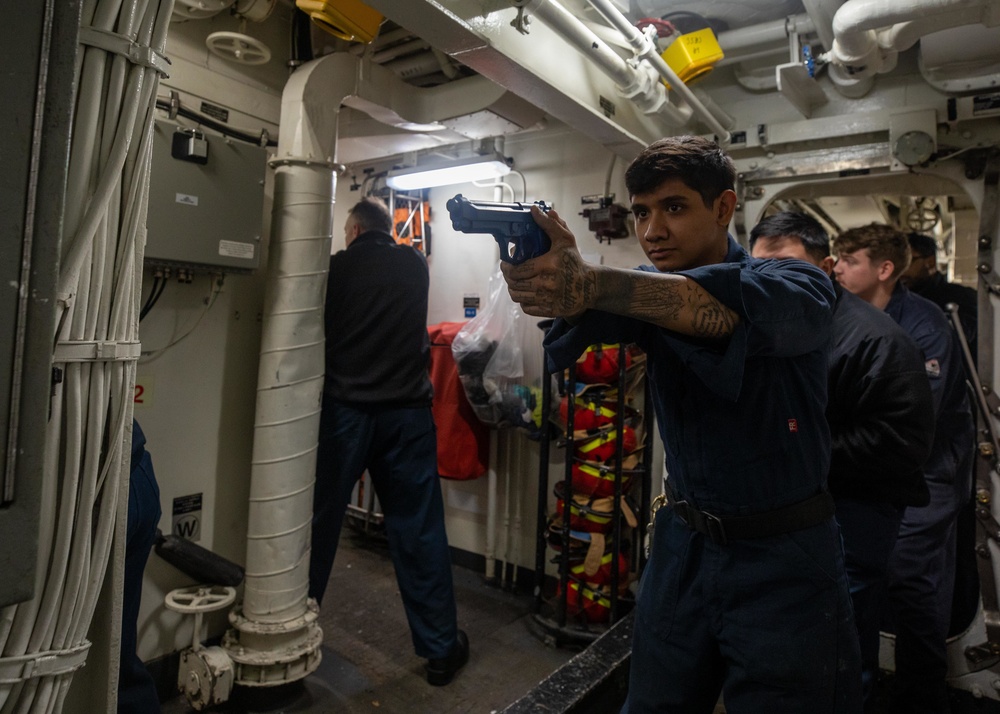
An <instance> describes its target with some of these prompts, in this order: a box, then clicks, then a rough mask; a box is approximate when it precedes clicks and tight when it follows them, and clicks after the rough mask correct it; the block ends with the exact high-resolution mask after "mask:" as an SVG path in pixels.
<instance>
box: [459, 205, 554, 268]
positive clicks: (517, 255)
mask: <svg viewBox="0 0 1000 714" xmlns="http://www.w3.org/2000/svg"><path fill="white" fill-rule="evenodd" d="M445 205H446V207H447V208H448V214H449V215H450V216H451V226H452V228H454V229H455V230H456V231H460V232H462V233H489V234H490V235H492V236H493V238H494V239H495V240H496V242H497V244H498V245H499V246H500V260H505V261H507V262H508V263H514V264H517V263H523V262H524V261H526V260H529V259H531V258H537V257H538V256H539V255H542V254H543V253H547V252H548V250H549V248H550V247H551V246H552V241H550V240H549V237H548V236H547V235H546V234H545V231H543V230H542V229H541V228H539V227H538V224H537V223H535V219H534V218H532V217H531V206H532V205H535V206H538V207H539V208H541V209H542V210H543V211H548V210H549V206H548V205H547V204H546V203H545V201H536V202H535V203H534V204H531V203H519V202H516V201H515V202H514V203H497V202H495V201H474V200H472V199H469V198H466V197H465V196H463V195H462V194H458V195H457V196H455V197H454V198H451V199H448V203H447V204H445Z"/></svg>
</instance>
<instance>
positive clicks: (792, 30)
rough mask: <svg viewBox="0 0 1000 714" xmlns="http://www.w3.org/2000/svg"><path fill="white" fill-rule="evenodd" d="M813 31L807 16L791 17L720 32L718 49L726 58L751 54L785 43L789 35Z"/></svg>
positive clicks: (812, 25)
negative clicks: (719, 48) (778, 43)
mask: <svg viewBox="0 0 1000 714" xmlns="http://www.w3.org/2000/svg"><path fill="white" fill-rule="evenodd" d="M815 31H816V28H815V25H814V24H813V21H812V19H811V18H810V17H809V15H806V14H801V15H791V16H789V17H786V18H783V19H780V20H772V21H771V22H762V23H760V24H758V25H749V26H747V27H741V28H738V29H736V30H729V31H727V32H721V33H719V37H718V41H719V47H721V48H722V51H723V53H724V54H725V55H726V56H727V57H728V56H729V55H731V54H732V55H738V54H742V53H744V52H753V51H756V50H759V49H760V48H761V47H764V46H767V45H772V44H775V43H777V42H785V41H786V40H787V39H788V37H789V35H793V34H796V35H808V34H809V33H811V32H815Z"/></svg>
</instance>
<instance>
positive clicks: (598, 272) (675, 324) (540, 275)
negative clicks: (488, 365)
mask: <svg viewBox="0 0 1000 714" xmlns="http://www.w3.org/2000/svg"><path fill="white" fill-rule="evenodd" d="M531 211H532V215H533V216H534V218H535V221H536V222H537V223H538V225H539V226H541V228H542V230H544V231H545V232H546V233H547V234H548V236H549V238H550V239H551V240H552V248H551V249H550V250H549V252H548V253H546V254H544V255H542V256H539V257H538V258H534V259H532V260H528V261H526V262H524V263H521V264H519V265H511V264H508V263H503V265H502V266H501V269H502V270H503V274H504V278H505V279H506V280H507V288H508V290H509V292H510V296H511V299H513V300H514V302H517V303H520V305H521V307H522V308H523V309H524V311H525V312H526V313H527V314H529V315H538V316H543V317H566V318H569V319H570V320H572V319H573V318H574V317H576V316H579V315H581V314H582V313H583V312H584V311H586V310H589V309H595V310H603V311H605V312H610V313H614V314H616V315H624V316H626V317H631V318H634V319H637V320H642V321H643V322H649V323H651V324H653V325H657V326H659V327H663V328H666V329H668V330H671V331H673V332H677V333H679V334H682V335H688V336H691V337H696V338H700V339H702V340H705V341H708V342H716V341H724V340H725V339H726V338H728V337H729V336H730V335H731V334H732V333H733V330H734V329H735V328H736V326H737V325H738V324H739V321H740V318H739V315H737V314H736V313H735V312H733V311H732V310H730V309H729V308H728V307H726V306H725V305H723V304H722V303H721V302H719V300H717V299H716V298H715V297H714V296H712V295H711V294H710V293H708V292H707V291H706V290H704V289H703V288H702V287H701V286H700V285H698V283H696V282H695V281H693V280H691V279H690V278H688V277H686V276H683V275H674V274H669V273H646V272H641V271H635V270H622V269H620V268H609V267H605V266H600V265H589V264H587V263H585V262H584V261H583V258H582V257H581V256H580V251H579V250H578V249H577V247H576V239H575V238H574V237H573V234H572V233H570V231H569V229H568V228H567V227H566V222H565V221H563V220H562V219H561V218H560V217H559V214H558V213H556V212H555V211H554V210H553V211H549V213H548V214H545V213H543V212H542V211H540V210H538V209H537V208H536V207H532V209H531Z"/></svg>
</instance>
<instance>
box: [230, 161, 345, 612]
mask: <svg viewBox="0 0 1000 714" xmlns="http://www.w3.org/2000/svg"><path fill="white" fill-rule="evenodd" d="M334 184H335V178H334V173H333V170H332V168H331V167H329V166H327V165H314V166H300V165H284V166H278V167H277V168H276V170H275V191H274V194H275V195H274V210H273V223H272V238H273V242H272V244H271V254H270V255H271V257H270V260H269V263H270V264H269V268H268V286H267V288H268V289H267V292H266V297H265V306H264V318H263V332H262V335H261V348H260V366H259V369H258V373H257V410H256V420H255V424H254V444H253V459H252V467H251V473H250V513H249V521H248V525H247V561H246V587H245V590H244V600H243V615H244V616H245V617H247V618H248V619H250V620H252V621H255V622H268V623H271V622H286V621H289V620H293V619H295V618H298V617H302V616H303V615H304V614H305V612H306V593H307V591H308V589H309V528H310V524H311V521H312V496H313V488H312V487H313V479H314V476H315V469H316V443H317V434H318V433H319V414H320V409H319V404H320V397H321V395H322V392H323V377H324V367H325V365H324V339H323V302H324V295H325V288H326V267H327V263H328V261H329V256H330V242H331V239H332V237H333V213H332V208H333V196H334Z"/></svg>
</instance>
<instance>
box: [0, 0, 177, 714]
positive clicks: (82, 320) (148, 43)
mask: <svg viewBox="0 0 1000 714" xmlns="http://www.w3.org/2000/svg"><path fill="white" fill-rule="evenodd" d="M170 5H171V3H170V2H169V0H129V1H128V2H124V3H123V2H121V1H120V0H88V2H85V3H84V4H83V10H82V13H81V26H82V27H90V28H93V29H95V30H97V31H101V32H106V33H114V34H117V35H120V36H122V37H128V38H130V39H131V40H132V41H133V42H134V43H135V44H136V45H137V46H139V47H142V48H144V49H146V50H147V51H150V52H153V53H156V54H158V55H162V54H163V51H164V47H165V45H166V35H167V29H168V27H169V21H170ZM76 68H77V69H76V71H77V77H76V86H77V88H78V90H77V95H76V97H77V99H76V107H75V110H74V115H73V129H72V134H71V136H72V142H71V148H70V161H69V172H68V177H69V178H68V181H67V194H66V209H65V214H64V225H65V228H64V233H65V236H67V239H66V240H64V243H63V245H64V249H63V253H62V258H63V260H62V263H61V267H60V274H59V283H58V291H57V295H56V307H57V319H56V329H55V331H54V334H53V339H54V344H55V348H56V354H55V357H56V359H55V360H54V364H55V365H56V366H57V368H58V369H59V370H60V372H61V374H62V380H61V382H58V383H56V384H54V385H53V395H52V399H51V409H52V418H51V419H50V420H49V422H48V425H47V427H46V449H45V451H46V460H45V464H44V468H43V473H42V474H41V481H42V503H41V507H40V518H39V523H40V530H39V536H38V543H39V559H40V562H45V563H48V567H44V568H39V569H38V572H37V574H36V581H35V585H36V587H35V592H36V596H35V598H34V599H32V600H30V601H27V602H25V603H21V604H19V605H17V606H11V607H10V608H5V609H4V610H3V613H2V616H0V649H2V656H4V657H17V656H25V655H27V656H29V657H30V656H32V655H35V654H37V655H39V656H43V655H46V654H47V653H48V652H49V651H51V650H62V649H70V648H77V647H85V646H87V645H88V644H89V643H87V640H86V635H87V633H88V631H89V629H90V626H91V621H92V619H93V616H94V612H95V610H96V607H97V603H98V599H99V596H100V594H101V592H102V588H103V587H104V583H105V579H106V573H107V568H108V564H109V562H110V559H111V552H112V548H111V545H112V542H113V539H114V534H115V523H116V520H117V513H118V505H119V492H120V489H121V487H122V484H123V481H124V478H123V473H125V471H126V466H127V464H128V458H127V452H126V450H127V448H128V447H127V444H128V441H129V436H130V433H131V430H130V429H129V421H130V420H131V418H132V399H133V392H134V389H133V385H134V382H135V362H134V361H130V360H125V361H108V360H92V361H83V362H71V361H69V362H68V361H66V360H64V359H63V360H61V361H60V359H58V357H59V355H58V349H59V343H62V342H69V343H74V342H82V343H87V342H94V341H100V342H112V343H118V344H133V343H136V342H138V333H137V326H138V320H137V319H136V318H137V313H138V307H139V303H140V300H141V294H140V288H141V280H140V277H141V269H142V255H141V254H142V242H143V241H142V240H141V239H140V238H139V236H141V235H143V231H144V222H145V215H146V213H145V210H146V209H145V207H146V201H147V191H148V176H149V167H150V160H151V156H152V153H151V148H152V118H153V107H154V103H155V95H156V86H157V84H158V80H159V78H158V75H157V71H156V69H155V68H153V67H150V66H145V65H138V64H133V62H132V60H131V59H129V58H126V57H125V56H124V55H119V54H115V53H113V52H109V51H107V50H104V49H102V48H98V47H92V46H87V47H82V46H81V48H80V49H79V57H78V61H77V63H76ZM161 291H162V287H160V288H157V294H159V293H160V292H161ZM125 477H127V473H125ZM116 634H117V629H116V627H115V625H114V624H112V633H111V637H112V639H114V637H115V636H116ZM72 681H73V673H72V672H64V673H58V674H37V675H35V676H30V677H28V678H26V679H24V680H21V681H15V682H13V683H12V682H9V681H8V682H4V683H3V684H0V712H2V713H3V714H8V712H10V713H13V712H18V713H22V712H24V713H26V712H29V711H30V712H38V713H39V714H45V713H52V712H58V711H61V709H62V707H63V705H64V703H65V699H66V695H67V693H68V692H69V689H70V686H71V683H72Z"/></svg>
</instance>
